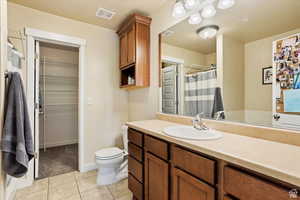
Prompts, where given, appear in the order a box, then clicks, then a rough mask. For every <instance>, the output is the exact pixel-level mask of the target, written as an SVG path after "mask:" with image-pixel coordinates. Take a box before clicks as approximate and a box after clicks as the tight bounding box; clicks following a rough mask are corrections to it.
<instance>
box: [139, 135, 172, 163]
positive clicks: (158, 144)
mask: <svg viewBox="0 0 300 200" xmlns="http://www.w3.org/2000/svg"><path fill="white" fill-rule="evenodd" d="M145 148H146V150H147V151H149V152H151V153H153V154H155V155H156V156H158V157H160V158H162V159H164V160H168V143H167V142H164V141H162V140H159V139H156V138H154V137H150V136H148V135H146V136H145Z"/></svg>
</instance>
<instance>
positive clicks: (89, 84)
mask: <svg viewBox="0 0 300 200" xmlns="http://www.w3.org/2000/svg"><path fill="white" fill-rule="evenodd" d="M8 25H9V28H12V29H15V30H18V29H23V28H24V27H30V28H36V29H40V30H44V31H49V32H55V33H59V34H65V35H69V36H75V37H80V38H82V39H85V40H86V41H87V47H86V56H85V59H86V63H85V70H84V80H85V83H84V84H85V86H84V96H85V105H84V109H85V113H84V117H85V120H84V152H85V158H84V163H85V164H86V165H88V164H93V163H94V152H95V151H96V150H98V149H100V148H103V147H108V146H113V145H115V143H116V140H120V138H121V135H120V133H121V132H120V130H121V125H122V124H123V123H124V122H125V121H127V120H128V95H127V92H126V91H123V90H120V89H119V70H118V48H119V47H118V36H117V35H116V34H115V32H114V31H112V30H109V29H105V28H101V27H98V26H94V25H90V24H86V23H82V22H78V21H74V20H70V19H66V18H63V17H58V16H55V15H51V14H48V13H44V12H40V11H37V10H33V9H30V8H26V7H23V6H20V5H16V4H13V3H9V5H8ZM88 98H90V101H91V103H92V105H88V104H87V102H88V101H87V100H88Z"/></svg>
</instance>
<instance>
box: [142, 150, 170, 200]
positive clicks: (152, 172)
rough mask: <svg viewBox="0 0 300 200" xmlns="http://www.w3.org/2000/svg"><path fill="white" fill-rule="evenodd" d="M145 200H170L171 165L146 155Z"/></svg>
mask: <svg viewBox="0 0 300 200" xmlns="http://www.w3.org/2000/svg"><path fill="white" fill-rule="evenodd" d="M144 189H145V198H144V199H145V200H157V199H160V200H168V199H169V164H168V162H166V161H164V160H162V159H160V158H158V157H156V156H155V155H152V154H151V153H149V152H146V153H145V183H144Z"/></svg>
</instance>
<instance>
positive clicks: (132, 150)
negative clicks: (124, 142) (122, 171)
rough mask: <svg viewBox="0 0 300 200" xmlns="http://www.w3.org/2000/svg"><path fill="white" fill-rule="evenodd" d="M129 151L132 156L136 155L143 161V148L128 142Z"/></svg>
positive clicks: (136, 157) (135, 156)
mask: <svg viewBox="0 0 300 200" xmlns="http://www.w3.org/2000/svg"><path fill="white" fill-rule="evenodd" d="M128 153H129V155H130V156H132V157H134V158H135V159H137V160H138V161H140V162H143V149H142V148H140V147H138V146H136V145H134V144H133V143H131V142H129V143H128Z"/></svg>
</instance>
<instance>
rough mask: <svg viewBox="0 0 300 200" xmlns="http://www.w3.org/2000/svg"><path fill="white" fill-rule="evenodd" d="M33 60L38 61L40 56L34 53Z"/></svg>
mask: <svg viewBox="0 0 300 200" xmlns="http://www.w3.org/2000/svg"><path fill="white" fill-rule="evenodd" d="M34 58H35V59H36V60H38V59H39V58H40V55H39V54H38V53H37V52H36V53H35V54H34Z"/></svg>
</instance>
